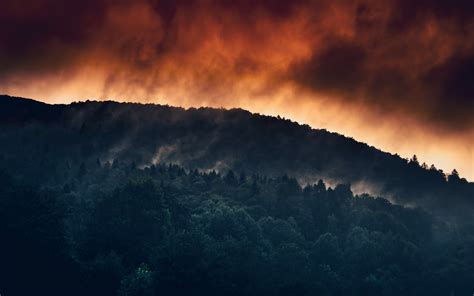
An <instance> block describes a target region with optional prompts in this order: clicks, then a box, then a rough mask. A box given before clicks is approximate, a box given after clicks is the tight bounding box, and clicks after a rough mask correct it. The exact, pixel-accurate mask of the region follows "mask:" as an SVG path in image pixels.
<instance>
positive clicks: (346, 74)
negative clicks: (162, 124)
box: [0, 0, 474, 131]
mask: <svg viewBox="0 0 474 296" xmlns="http://www.w3.org/2000/svg"><path fill="white" fill-rule="evenodd" d="M473 3H474V2H472V1H467V0H466V1H465V0H458V1H447V0H432V1H428V0H420V1H409V0H391V1H376V0H354V1H344V0H333V1H329V0H318V1H311V0H292V1H265V0H240V1H227V0H224V1H219V0H202V1H199V0H177V1H171V0H136V1H132V0H118V1H112V0H81V1H76V0H71V1H60V0H35V1H27V0H6V1H3V2H2V9H1V10H0V90H1V89H7V90H10V89H12V88H11V85H12V82H11V81H15V83H18V81H33V82H34V81H35V79H36V80H41V79H45V77H48V75H53V76H54V75H56V76H58V75H63V76H67V75H69V76H70V77H76V76H74V75H73V74H74V73H76V72H81V71H82V72H87V73H88V74H87V75H86V76H94V75H96V76H100V77H99V78H97V80H96V81H97V84H98V85H99V86H95V87H96V90H95V92H93V93H97V96H103V95H107V94H109V92H112V90H114V89H120V90H121V91H120V92H121V93H125V94H127V93H128V92H124V91H123V90H124V89H125V90H129V89H130V88H132V87H133V88H134V89H143V90H144V91H143V92H144V93H146V94H149V93H151V94H153V92H154V91H156V90H157V89H159V88H160V87H161V88H163V87H164V86H166V87H170V85H171V86H175V88H176V89H178V90H180V91H181V90H183V89H187V93H186V94H187V95H189V96H190V97H191V96H192V97H193V98H192V99H190V100H194V101H196V102H197V104H200V103H201V102H202V101H200V100H202V98H203V97H208V98H212V99H211V100H217V103H216V104H217V105H222V104H219V98H220V100H228V99H229V98H227V97H226V94H231V95H232V97H236V96H240V95H242V96H243V97H252V95H254V94H259V95H261V94H262V93H263V92H267V91H268V90H269V89H271V87H272V86H275V85H276V84H285V83H293V84H295V85H296V86H297V87H298V88H302V89H304V90H305V91H309V92H313V93H314V94H316V95H324V96H334V97H333V98H332V99H333V100H334V101H338V102H342V103H344V102H347V103H353V102H357V103H358V104H363V105H365V106H367V107H368V108H369V109H370V108H374V109H377V110H385V111H387V112H388V113H393V114H394V116H403V115H406V116H412V117H416V118H418V120H419V122H420V124H422V125H429V126H431V125H432V126H434V127H436V128H440V129H442V130H446V131H454V130H459V129H468V128H471V127H472V125H473V123H474V119H473V116H471V111H472V100H473V90H472V85H473V83H471V82H472V81H473V71H474V70H473V56H474V20H473V17H474V4H473ZM85 69H87V70H85ZM90 69H94V70H90ZM90 71H96V72H97V73H93V72H90ZM70 72H74V73H70ZM82 72H81V73H82ZM65 73H66V74H65ZM65 79H66V78H65ZM71 79H77V78H71ZM23 84H24V83H23ZM241 84H242V85H241ZM15 85H16V84H15ZM78 85H83V84H80V83H78ZM19 87H22V86H21V85H20V86H19ZM52 87H55V86H54V85H53V86H52ZM90 87H91V88H92V86H90ZM273 88H275V87H273ZM245 89H247V92H248V93H243V92H245ZM104 92H105V94H104ZM317 97H318V96H315V98H317ZM206 102H207V101H206Z"/></svg>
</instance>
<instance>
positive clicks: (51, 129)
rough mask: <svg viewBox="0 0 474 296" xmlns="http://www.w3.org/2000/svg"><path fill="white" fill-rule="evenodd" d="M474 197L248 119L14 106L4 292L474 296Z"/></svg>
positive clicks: (1, 123)
mask: <svg viewBox="0 0 474 296" xmlns="http://www.w3.org/2000/svg"><path fill="white" fill-rule="evenodd" d="M319 178H322V179H324V180H326V181H322V180H318V179H319ZM329 183H331V186H329V187H328V186H327V184H329ZM348 183H351V184H352V187H351V186H350V185H351V184H348ZM357 184H359V185H360V184H363V185H364V186H365V187H364V188H362V189H366V190H368V191H373V192H375V191H378V192H380V193H381V194H384V196H385V197H389V199H390V200H391V201H394V202H396V203H399V204H401V205H397V204H394V203H392V202H390V201H388V200H387V198H383V197H376V196H373V195H369V194H354V192H353V190H354V188H355V187H354V185H356V186H357ZM472 185H473V184H472V183H469V182H467V181H465V180H464V179H462V178H460V177H459V176H458V175H457V174H455V173H454V174H451V175H449V176H448V177H447V178H446V177H445V175H444V174H442V173H441V172H439V171H437V170H435V169H431V170H428V169H425V168H423V167H422V166H420V165H419V164H418V163H417V161H416V160H415V159H413V160H412V161H410V162H408V161H406V160H404V159H401V158H399V157H398V156H394V155H390V154H388V153H384V152H381V151H379V150H377V149H375V148H373V147H369V146H367V145H365V144H363V143H358V142H356V141H354V140H353V139H349V138H346V137H343V136H341V135H338V134H335V133H329V132H327V131H324V130H314V129H311V128H310V127H308V126H301V125H298V124H296V123H294V122H291V121H288V120H283V119H280V118H274V117H268V116H261V115H256V114H251V113H249V112H247V111H244V110H238V109H235V110H218V109H210V108H201V109H189V110H184V109H182V108H174V107H169V106H157V105H141V104H129V103H115V102H83V103H73V104H70V105H48V104H44V103H40V102H36V101H33V100H28V99H20V98H10V97H6V96H4V97H1V98H0V238H2V241H1V248H0V263H1V264H0V293H1V294H2V295H3V294H5V295H14V296H15V295H21V296H22V295H32V294H39V295H100V296H104V295H111V296H112V295H120V296H122V295H147V296H152V295H236V296H237V295H284V296H285V295H298V296H306V295H361V296H362V295H425V294H426V295H471V294H472V291H474V251H473V250H474V223H473V221H474V219H472V215H473V214H472V213H473V211H472V200H471V199H472ZM362 189H360V190H362ZM25 283H28V284H25Z"/></svg>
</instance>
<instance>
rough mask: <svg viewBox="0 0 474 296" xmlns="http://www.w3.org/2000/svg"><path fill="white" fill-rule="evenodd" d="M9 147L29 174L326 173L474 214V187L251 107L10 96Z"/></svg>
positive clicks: (3, 126) (310, 177)
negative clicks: (126, 170)
mask: <svg viewBox="0 0 474 296" xmlns="http://www.w3.org/2000/svg"><path fill="white" fill-rule="evenodd" d="M0 142H1V143H2V144H1V145H0V152H1V157H2V158H3V160H2V162H3V163H4V164H6V166H7V167H11V168H14V169H16V170H18V171H21V172H22V174H25V175H28V174H30V176H31V175H38V174H37V173H38V171H41V170H44V168H45V167H50V171H49V173H48V174H39V176H40V177H39V178H38V177H36V178H35V179H36V180H37V181H38V182H39V181H41V182H47V181H48V179H51V178H53V177H55V178H56V177H57V176H55V174H54V172H55V171H57V167H58V166H61V165H63V164H64V163H68V164H71V163H74V162H75V161H77V160H79V159H80V160H81V162H85V164H87V163H93V162H96V161H97V160H98V161H102V162H107V161H109V162H113V161H124V162H129V163H134V164H136V165H137V166H139V167H144V166H149V165H151V164H156V163H174V164H179V165H180V166H183V167H184V168H186V169H200V170H204V171H209V170H216V171H221V172H225V171H227V170H234V171H237V172H246V173H249V174H252V173H257V174H263V175H267V176H281V175H288V176H290V177H295V178H297V179H298V180H299V182H300V183H302V184H308V183H309V184H311V183H315V182H317V181H318V180H319V179H323V180H324V181H325V182H326V183H329V184H339V183H344V184H351V186H352V188H353V190H354V189H355V190H356V191H362V192H368V193H370V194H373V195H379V196H384V197H385V198H387V199H389V200H391V201H392V202H395V203H398V204H402V205H408V206H420V207H423V208H426V209H429V210H430V211H433V212H436V213H439V214H442V215H472V212H473V209H474V184H473V183H469V182H467V181H466V180H465V179H463V178H460V177H459V176H458V175H457V174H451V175H449V176H448V177H446V176H445V174H444V173H443V172H442V171H439V170H437V169H435V168H434V167H432V168H430V169H428V168H426V167H422V166H420V165H419V164H418V162H417V161H416V160H412V161H407V160H405V159H403V158H400V157H399V156H397V155H392V154H389V153H385V152H382V151H380V150H378V149H376V148H374V147H371V146H368V145H366V144H364V143H360V142H357V141H355V140H353V139H351V138H347V137H344V136H342V135H339V134H336V133H331V132H328V131H326V130H320V129H312V128H310V127H309V126H307V125H300V124H297V123H295V122H292V121H290V120H286V119H281V118H275V117H269V116H262V115H258V114H252V113H250V112H248V111H245V110H242V109H232V110H224V109H212V108H199V109H195V108H190V109H187V110H185V109H183V108H176V107H170V106H160V105H153V104H136V103H117V102H111V101H106V102H95V101H92V102H91V101H87V102H80V103H72V104H70V105H48V104H45V103H41V102H37V101H34V100H29V99H22V98H14V97H9V96H1V97H0Z"/></svg>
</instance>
